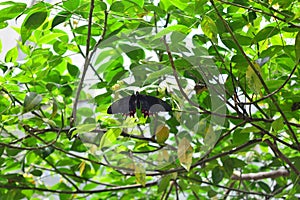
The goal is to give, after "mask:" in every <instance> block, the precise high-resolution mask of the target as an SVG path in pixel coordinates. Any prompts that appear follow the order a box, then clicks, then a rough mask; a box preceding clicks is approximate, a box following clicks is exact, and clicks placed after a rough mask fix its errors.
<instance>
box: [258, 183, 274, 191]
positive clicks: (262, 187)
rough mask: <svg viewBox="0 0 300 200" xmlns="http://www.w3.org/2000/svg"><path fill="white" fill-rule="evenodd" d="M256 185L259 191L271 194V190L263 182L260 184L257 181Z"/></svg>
mask: <svg viewBox="0 0 300 200" xmlns="http://www.w3.org/2000/svg"><path fill="white" fill-rule="evenodd" d="M257 183H258V185H259V186H260V187H261V189H263V190H264V191H265V192H267V193H270V192H271V189H270V187H269V186H268V184H266V183H264V182H262V181H258V182H257Z"/></svg>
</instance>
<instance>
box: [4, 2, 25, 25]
mask: <svg viewBox="0 0 300 200" xmlns="http://www.w3.org/2000/svg"><path fill="white" fill-rule="evenodd" d="M0 6H1V7H2V6H6V8H4V9H1V10H0V23H1V22H4V21H6V20H10V19H13V18H15V17H17V16H18V15H19V14H20V13H22V12H23V11H24V10H25V9H26V6H27V5H26V4H25V3H18V2H13V1H6V2H1V3H0Z"/></svg>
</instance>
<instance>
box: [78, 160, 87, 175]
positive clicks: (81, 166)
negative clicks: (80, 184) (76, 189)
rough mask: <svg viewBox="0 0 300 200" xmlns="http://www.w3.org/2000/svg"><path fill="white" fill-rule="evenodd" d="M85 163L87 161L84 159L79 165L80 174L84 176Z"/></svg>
mask: <svg viewBox="0 0 300 200" xmlns="http://www.w3.org/2000/svg"><path fill="white" fill-rule="evenodd" d="M85 164H86V163H85V161H82V162H81V163H80V165H79V174H80V176H82V174H83V171H84V170H85Z"/></svg>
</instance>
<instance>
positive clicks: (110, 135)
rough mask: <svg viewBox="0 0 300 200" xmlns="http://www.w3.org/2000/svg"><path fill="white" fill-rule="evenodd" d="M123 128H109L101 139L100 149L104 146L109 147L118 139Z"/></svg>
mask: <svg viewBox="0 0 300 200" xmlns="http://www.w3.org/2000/svg"><path fill="white" fill-rule="evenodd" d="M121 133H122V129H120V128H111V129H109V130H108V131H107V132H106V133H105V134H104V136H103V137H102V138H101V141H100V149H102V148H103V147H109V146H110V145H112V143H113V142H115V141H116V140H117V138H118V137H119V136H120V135H121Z"/></svg>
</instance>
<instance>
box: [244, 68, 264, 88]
mask: <svg viewBox="0 0 300 200" xmlns="http://www.w3.org/2000/svg"><path fill="white" fill-rule="evenodd" d="M253 66H254V67H255V69H256V71H258V73H260V74H261V69H260V66H259V65H258V64H257V63H254V64H253ZM246 80H247V83H248V87H249V88H250V89H251V90H252V91H253V92H254V93H255V94H259V93H260V91H261V88H262V87H263V86H262V83H261V82H260V79H259V78H258V76H257V74H256V73H255V71H254V70H253V69H252V67H251V66H250V65H249V66H248V68H247V71H246Z"/></svg>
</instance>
